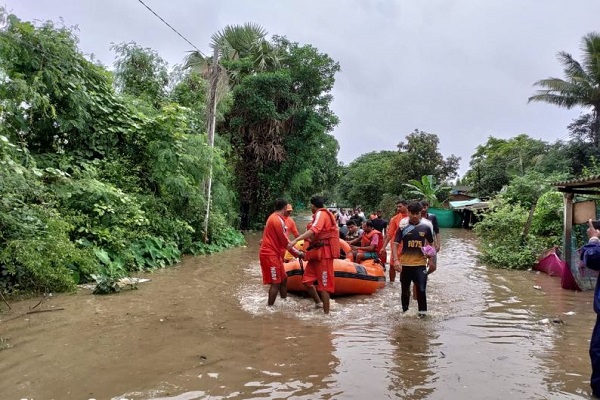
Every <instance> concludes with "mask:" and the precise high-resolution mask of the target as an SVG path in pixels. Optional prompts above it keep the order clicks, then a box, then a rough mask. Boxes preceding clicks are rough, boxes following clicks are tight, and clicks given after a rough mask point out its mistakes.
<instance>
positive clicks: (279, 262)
mask: <svg viewBox="0 0 600 400" xmlns="http://www.w3.org/2000/svg"><path fill="white" fill-rule="evenodd" d="M287 204H288V203H287V201H285V200H283V199H277V200H275V211H274V212H273V213H272V214H271V215H270V216H269V218H267V222H266V224H265V229H264V231H263V236H262V239H261V242H260V250H259V253H258V255H259V259H260V268H261V272H262V278H263V284H264V285H267V284H269V285H271V286H270V287H269V297H268V300H267V305H269V306H272V305H273V304H275V300H276V299H277V294H278V293H279V295H280V296H281V298H282V299H285V298H287V274H286V272H285V268H284V265H283V257H284V254H285V250H286V248H287V247H288V245H289V243H290V241H289V239H288V237H287V233H286V229H285V220H284V215H285V210H286V206H287ZM289 251H290V253H292V254H293V255H294V256H295V257H302V256H303V253H302V252H300V251H298V250H297V249H295V248H290V249H289Z"/></svg>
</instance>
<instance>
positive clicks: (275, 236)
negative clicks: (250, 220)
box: [259, 213, 289, 258]
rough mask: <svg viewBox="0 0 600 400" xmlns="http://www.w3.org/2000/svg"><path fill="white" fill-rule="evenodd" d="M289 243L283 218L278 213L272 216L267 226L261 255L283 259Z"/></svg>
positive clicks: (261, 246)
mask: <svg viewBox="0 0 600 400" xmlns="http://www.w3.org/2000/svg"><path fill="white" fill-rule="evenodd" d="M288 243H289V240H288V237H287V234H286V232H285V221H284V219H283V217H282V216H280V215H279V214H277V213H273V214H271V215H270V216H269V218H267V223H266V224H265V230H264V231H263V236H262V242H261V245H260V250H259V254H261V255H263V256H275V257H282V258H283V255H284V254H285V248H286V246H287V245H288Z"/></svg>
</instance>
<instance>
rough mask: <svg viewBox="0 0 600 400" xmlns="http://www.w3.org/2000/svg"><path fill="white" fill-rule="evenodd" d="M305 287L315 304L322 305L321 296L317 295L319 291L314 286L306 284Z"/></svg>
mask: <svg viewBox="0 0 600 400" xmlns="http://www.w3.org/2000/svg"><path fill="white" fill-rule="evenodd" d="M304 287H305V288H306V291H307V292H308V295H309V296H310V298H311V299H313V300H314V302H315V304H319V303H321V299H320V298H319V295H318V294H317V289H315V286H314V285H307V284H306V283H304Z"/></svg>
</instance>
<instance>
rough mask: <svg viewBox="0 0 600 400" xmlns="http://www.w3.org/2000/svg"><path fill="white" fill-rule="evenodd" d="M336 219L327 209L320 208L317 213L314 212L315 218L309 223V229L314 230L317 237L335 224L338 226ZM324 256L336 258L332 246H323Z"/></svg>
mask: <svg viewBox="0 0 600 400" xmlns="http://www.w3.org/2000/svg"><path fill="white" fill-rule="evenodd" d="M334 221H335V218H334ZM334 221H332V219H331V217H330V216H329V213H328V212H327V211H322V210H318V211H317V212H316V213H315V214H313V220H312V222H311V223H310V224H309V225H308V229H310V230H311V231H313V232H314V234H315V237H317V238H318V237H319V233H321V232H323V231H328V230H329V229H331V228H332V227H333V226H335V227H336V228H337V224H336V223H335V222H334ZM336 240H338V239H337V238H336ZM323 258H335V257H333V255H332V254H331V247H330V246H324V247H323Z"/></svg>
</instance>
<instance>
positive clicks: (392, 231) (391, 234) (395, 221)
mask: <svg viewBox="0 0 600 400" xmlns="http://www.w3.org/2000/svg"><path fill="white" fill-rule="evenodd" d="M407 216H408V214H406V215H405V214H402V213H398V214H396V215H394V216H393V217H392V219H390V223H389V225H388V227H387V231H386V238H389V240H390V242H393V241H394V238H395V237H396V231H397V230H398V227H399V226H400V221H402V218H404V217H407Z"/></svg>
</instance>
